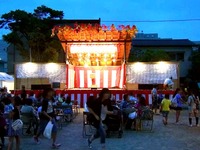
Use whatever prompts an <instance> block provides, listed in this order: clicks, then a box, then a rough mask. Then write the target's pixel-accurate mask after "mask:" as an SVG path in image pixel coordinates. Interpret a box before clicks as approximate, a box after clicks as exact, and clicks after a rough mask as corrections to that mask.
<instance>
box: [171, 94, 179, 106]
mask: <svg viewBox="0 0 200 150" xmlns="http://www.w3.org/2000/svg"><path fill="white" fill-rule="evenodd" d="M171 105H172V107H177V106H178V102H177V98H176V96H175V97H174V98H173V99H172V100H171Z"/></svg>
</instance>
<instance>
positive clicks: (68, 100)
mask: <svg viewBox="0 0 200 150" xmlns="http://www.w3.org/2000/svg"><path fill="white" fill-rule="evenodd" d="M62 106H65V107H66V108H64V109H63V110H62V111H63V113H64V114H65V115H67V116H66V118H65V119H66V120H67V121H71V120H72V115H73V110H72V101H71V97H70V96H67V98H66V100H65V101H64V102H63V103H62Z"/></svg>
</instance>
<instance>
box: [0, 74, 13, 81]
mask: <svg viewBox="0 0 200 150" xmlns="http://www.w3.org/2000/svg"><path fill="white" fill-rule="evenodd" d="M0 81H14V78H13V77H12V76H11V75H9V74H7V73H5V72H0Z"/></svg>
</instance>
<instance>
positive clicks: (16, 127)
mask: <svg viewBox="0 0 200 150" xmlns="http://www.w3.org/2000/svg"><path fill="white" fill-rule="evenodd" d="M11 126H12V128H13V130H15V131H17V130H19V129H22V127H23V122H22V120H21V119H17V120H15V121H14V122H13V123H12V125H11Z"/></svg>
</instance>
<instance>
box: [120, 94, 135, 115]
mask: <svg viewBox="0 0 200 150" xmlns="http://www.w3.org/2000/svg"><path fill="white" fill-rule="evenodd" d="M123 98H124V99H123V100H122V102H121V110H122V112H123V114H124V115H125V116H128V115H129V113H132V112H134V111H135V109H134V106H133V103H131V101H130V96H129V95H128V94H124V96H123Z"/></svg>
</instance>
